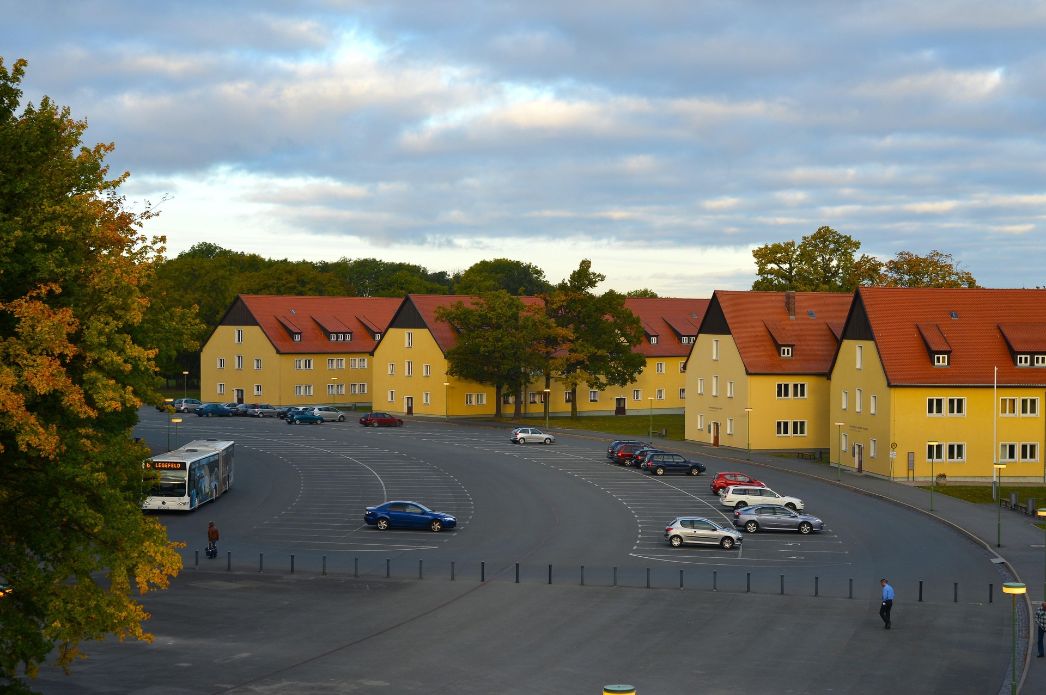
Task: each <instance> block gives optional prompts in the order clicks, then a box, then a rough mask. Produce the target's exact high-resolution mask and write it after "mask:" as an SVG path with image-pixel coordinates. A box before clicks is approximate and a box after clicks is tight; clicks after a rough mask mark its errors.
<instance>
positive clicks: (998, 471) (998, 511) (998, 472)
mask: <svg viewBox="0 0 1046 695" xmlns="http://www.w3.org/2000/svg"><path fill="white" fill-rule="evenodd" d="M992 468H993V469H994V470H995V479H996V480H998V481H999V483H1000V485H999V491H1000V492H1002V485H1001V484H1002V469H1003V468H1006V464H1005V463H993V464H992ZM995 547H996V548H1000V547H1002V495H999V499H997V500H995Z"/></svg>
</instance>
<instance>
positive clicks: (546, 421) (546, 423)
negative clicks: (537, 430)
mask: <svg viewBox="0 0 1046 695" xmlns="http://www.w3.org/2000/svg"><path fill="white" fill-rule="evenodd" d="M543 393H544V394H545V429H546V430H547V429H548V407H549V405H550V403H549V395H550V394H551V393H552V389H544V391H543Z"/></svg>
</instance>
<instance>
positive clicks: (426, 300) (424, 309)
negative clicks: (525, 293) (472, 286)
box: [404, 294, 544, 354]
mask: <svg viewBox="0 0 1046 695" xmlns="http://www.w3.org/2000/svg"><path fill="white" fill-rule="evenodd" d="M478 299H479V298H478V297H474V296H471V295H467V294H409V295H407V298H406V300H404V301H410V302H412V303H413V304H414V307H415V308H416V309H417V310H418V313H419V314H420V315H421V318H422V320H423V321H424V322H425V325H426V326H428V329H429V333H431V334H432V337H433V339H434V340H435V341H436V344H437V345H439V348H440V350H442V351H443V354H447V350H449V349H451V348H452V347H454V346H455V345H456V344H457V342H458V332H457V331H456V330H455V329H454V327H453V326H451V325H450V324H449V323H447V322H446V321H438V320H436V309H438V308H439V307H449V306H452V305H454V304H456V303H458V302H461V303H462V304H464V305H465V306H472V305H473V304H475V303H476V301H477V300H478ZM519 299H520V301H522V302H523V304H524V305H526V306H543V305H544V300H542V299H541V297H520V298H519Z"/></svg>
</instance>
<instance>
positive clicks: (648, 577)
mask: <svg viewBox="0 0 1046 695" xmlns="http://www.w3.org/2000/svg"><path fill="white" fill-rule="evenodd" d="M646 588H648V589H649V588H650V568H649V567H647V568H646Z"/></svg>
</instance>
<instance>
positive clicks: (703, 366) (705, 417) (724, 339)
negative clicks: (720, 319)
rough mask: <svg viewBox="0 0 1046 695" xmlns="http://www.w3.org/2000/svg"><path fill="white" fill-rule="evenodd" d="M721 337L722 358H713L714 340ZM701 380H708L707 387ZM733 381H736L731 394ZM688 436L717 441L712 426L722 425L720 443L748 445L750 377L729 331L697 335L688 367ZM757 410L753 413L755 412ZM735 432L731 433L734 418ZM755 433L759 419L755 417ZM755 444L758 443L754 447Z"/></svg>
mask: <svg viewBox="0 0 1046 695" xmlns="http://www.w3.org/2000/svg"><path fill="white" fill-rule="evenodd" d="M717 341H718V345H719V348H718V357H719V358H718V359H713V344H714V343H716V342H717ZM715 377H718V378H719V386H718V395H713V393H714V391H715V388H714V382H715ZM701 380H704V386H703V389H702V387H701ZM730 382H733V383H734V395H733V397H732V398H731V397H730V396H729V392H730ZM685 383H686V396H687V398H686V401H687V407H686V413H685V414H684V417H683V420H684V431H685V435H684V436H685V437H686V438H687V439H689V440H691V441H695V442H704V443H707V444H711V443H713V434H712V431H711V429H710V428H712V427H713V426H714V425H715V424H716V423H718V426H719V445H720V446H730V447H737V448H739V449H744V448H746V447H747V446H748V434H749V423H748V421H747V417H746V414H745V408H746V407H748V404H749V386H750V384H749V380H748V375H747V374H746V373H745V367H744V363H743V362H742V361H741V355H740V353H739V352H738V351H737V346H736V345H735V344H734V339H733V338H732V337H731V336H729V335H710V334H701V335H698V336H697V341H696V342H695V343H694V349H693V350H692V351H691V353H690V362H689V364H688V366H687V371H686V380H685ZM754 412H755V411H754V410H753V415H754ZM731 420H732V421H733V432H732V433H730V432H729V431H728V430H729V428H730V421H731ZM751 424H752V431H753V434H754V432H755V431H756V429H757V428H756V422H755V420H754V419H753V421H752V423H751ZM753 448H754V447H753Z"/></svg>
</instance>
